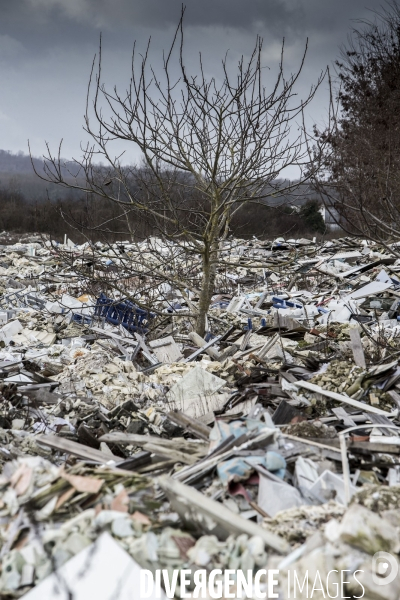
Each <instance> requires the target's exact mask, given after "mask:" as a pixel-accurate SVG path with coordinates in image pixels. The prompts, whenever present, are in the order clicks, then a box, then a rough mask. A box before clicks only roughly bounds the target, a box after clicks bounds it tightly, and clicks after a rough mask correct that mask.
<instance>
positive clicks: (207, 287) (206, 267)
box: [196, 243, 218, 337]
mask: <svg viewBox="0 0 400 600" xmlns="http://www.w3.org/2000/svg"><path fill="white" fill-rule="evenodd" d="M217 257H218V243H217V244H213V248H212V249H211V250H210V249H208V248H206V249H205V251H204V254H203V277H202V280H201V290H200V298H199V304H198V314H197V319H196V333H198V334H199V335H201V337H204V334H205V333H206V316H207V312H208V309H209V307H210V303H211V298H212V296H213V293H214V284H215V275H216V272H217Z"/></svg>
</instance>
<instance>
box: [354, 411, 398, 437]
mask: <svg viewBox="0 0 400 600" xmlns="http://www.w3.org/2000/svg"><path fill="white" fill-rule="evenodd" d="M364 415H365V417H366V418H367V419H369V420H370V421H371V423H373V424H375V423H376V425H391V429H386V428H385V427H378V429H379V431H381V432H382V433H383V435H386V436H393V435H396V430H394V429H393V423H392V421H390V420H389V419H388V418H387V417H384V416H382V415H374V414H371V413H370V414H368V413H364ZM354 424H355V423H354ZM399 431H400V427H399Z"/></svg>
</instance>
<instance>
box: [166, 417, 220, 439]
mask: <svg viewBox="0 0 400 600" xmlns="http://www.w3.org/2000/svg"><path fill="white" fill-rule="evenodd" d="M167 417H168V419H169V420H170V421H172V422H173V423H176V425H179V426H180V427H182V428H184V429H187V430H188V431H190V433H192V434H193V435H195V436H196V437H198V438H200V439H202V440H208V439H209V437H210V432H211V427H208V426H207V425H204V423H202V422H201V421H198V420H197V419H194V418H193V417H189V416H188V415H185V414H183V413H182V412H179V411H178V410H176V411H172V412H169V413H168V414H167Z"/></svg>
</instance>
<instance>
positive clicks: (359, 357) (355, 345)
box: [350, 325, 367, 369]
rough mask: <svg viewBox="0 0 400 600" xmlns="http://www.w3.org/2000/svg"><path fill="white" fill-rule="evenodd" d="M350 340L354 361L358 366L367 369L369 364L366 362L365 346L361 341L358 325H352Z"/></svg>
mask: <svg viewBox="0 0 400 600" xmlns="http://www.w3.org/2000/svg"><path fill="white" fill-rule="evenodd" d="M350 340H351V349H352V351H353V357H354V362H355V363H356V365H357V367H362V368H363V369H365V368H366V367H367V365H366V363H365V356H364V348H363V346H362V343H361V336H360V332H359V329H358V325H355V326H351V327H350Z"/></svg>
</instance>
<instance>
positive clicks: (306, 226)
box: [0, 150, 323, 243]
mask: <svg viewBox="0 0 400 600" xmlns="http://www.w3.org/2000/svg"><path fill="white" fill-rule="evenodd" d="M33 162H34V165H35V169H36V171H37V172H39V173H40V172H41V171H42V169H43V162H42V160H40V159H38V158H34V159H33ZM67 167H68V164H67ZM276 202H279V205H280V206H270V205H267V204H266V203H258V204H254V205H247V206H246V207H245V208H243V209H241V210H240V211H238V213H237V214H236V216H235V217H234V219H233V221H232V226H231V233H232V234H233V235H235V236H238V237H242V238H248V237H252V236H256V237H258V238H271V237H277V236H286V237H299V236H302V235H308V236H310V235H315V233H322V232H323V231H322V229H323V228H321V222H320V221H318V216H317V221H318V223H317V225H316V220H315V211H316V210H317V208H318V207H317V202H316V201H315V200H314V201H313V200H310V194H309V191H308V190H306V189H304V196H303V197H301V195H300V197H299V192H297V199H295V200H293V199H291V198H284V199H279V201H276ZM270 204H271V202H270ZM293 204H294V205H296V206H297V208H293ZM305 204H308V209H307V210H306V209H305V206H304V205H305ZM301 207H303V208H301ZM299 213H300V214H299ZM309 215H310V216H309ZM131 219H132V222H131V224H130V225H131V226H132V225H133V227H132V229H133V231H134V232H135V235H136V236H137V238H138V239H141V238H144V237H146V236H148V235H152V234H157V232H155V231H153V230H151V228H150V227H149V226H148V224H147V223H146V222H144V220H143V219H142V218H141V216H140V215H138V214H136V215H132V216H131ZM106 222H107V225H105V226H102V224H103V223H106ZM99 228H100V229H101V231H99ZM127 229H128V228H127V226H126V219H125V218H123V219H122V218H119V217H118V210H117V207H115V206H113V205H112V204H111V203H106V202H104V201H102V199H101V198H98V197H96V196H94V195H93V194H85V193H84V192H81V191H76V190H71V189H64V188H61V187H60V186H57V185H55V184H49V183H46V182H44V181H43V180H41V179H40V178H39V177H38V176H37V175H36V174H35V172H34V170H33V168H32V162H31V158H30V157H29V156H27V155H25V154H23V153H22V152H19V153H17V154H13V153H11V152H9V151H6V150H0V232H1V231H7V232H14V233H17V234H18V233H21V234H22V233H33V232H38V233H46V234H50V235H51V236H52V237H53V238H54V239H56V240H61V239H63V237H64V235H65V234H67V235H68V237H70V239H72V240H73V241H74V242H76V243H80V242H82V241H84V240H85V239H88V238H89V239H91V240H92V241H97V240H99V239H101V238H102V237H103V238H104V239H107V241H117V240H121V239H127Z"/></svg>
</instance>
